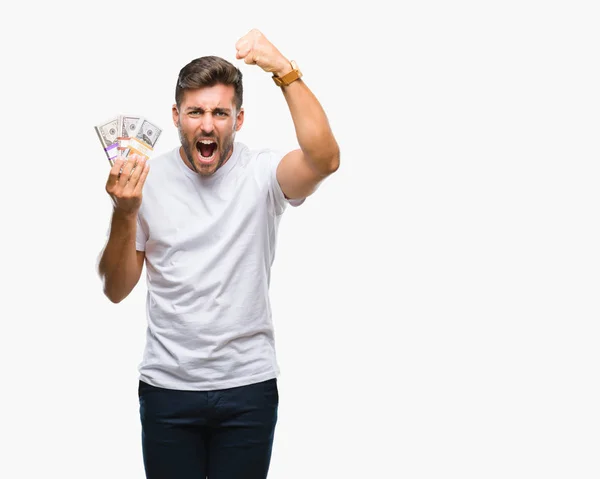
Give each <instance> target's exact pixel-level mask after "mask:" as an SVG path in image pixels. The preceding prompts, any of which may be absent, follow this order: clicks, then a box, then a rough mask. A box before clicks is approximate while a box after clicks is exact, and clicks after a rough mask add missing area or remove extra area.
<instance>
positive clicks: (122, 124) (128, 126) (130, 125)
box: [117, 115, 142, 153]
mask: <svg viewBox="0 0 600 479" xmlns="http://www.w3.org/2000/svg"><path fill="white" fill-rule="evenodd" d="M141 126H142V117H141V116H133V115H119V122H118V137H117V140H118V142H119V146H118V149H119V153H123V152H125V150H127V147H128V146H129V139H130V138H132V137H135V135H136V134H137V132H138V130H139V129H140V127H141Z"/></svg>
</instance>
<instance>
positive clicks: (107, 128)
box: [94, 116, 119, 165]
mask: <svg viewBox="0 0 600 479" xmlns="http://www.w3.org/2000/svg"><path fill="white" fill-rule="evenodd" d="M94 130H95V131H96V134H97V135H98V138H99V139H100V143H102V147H103V148H104V152H105V153H106V157H107V158H108V161H109V162H110V164H111V165H112V164H113V163H114V160H115V158H116V157H117V154H118V149H117V148H118V140H117V138H118V134H119V117H118V116H117V117H115V118H111V119H110V120H108V121H106V122H104V123H101V124H99V125H96V126H94Z"/></svg>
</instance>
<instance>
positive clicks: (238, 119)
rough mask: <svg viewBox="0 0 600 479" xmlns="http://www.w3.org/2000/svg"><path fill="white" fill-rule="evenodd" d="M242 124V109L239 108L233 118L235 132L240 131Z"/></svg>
mask: <svg viewBox="0 0 600 479" xmlns="http://www.w3.org/2000/svg"><path fill="white" fill-rule="evenodd" d="M243 123H244V109H243V108H240V111H239V112H238V114H237V116H236V118H235V131H240V128H241V127H242V124H243Z"/></svg>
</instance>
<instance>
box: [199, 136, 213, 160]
mask: <svg viewBox="0 0 600 479" xmlns="http://www.w3.org/2000/svg"><path fill="white" fill-rule="evenodd" d="M196 150H198V157H199V158H198V159H199V160H200V161H201V162H202V163H211V162H212V161H213V160H214V158H215V154H216V152H217V142H216V141H214V140H199V141H197V142H196Z"/></svg>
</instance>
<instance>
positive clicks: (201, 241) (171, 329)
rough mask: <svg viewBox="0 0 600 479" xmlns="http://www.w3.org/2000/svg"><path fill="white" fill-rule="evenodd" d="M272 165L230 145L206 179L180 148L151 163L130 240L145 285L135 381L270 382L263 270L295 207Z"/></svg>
mask: <svg viewBox="0 0 600 479" xmlns="http://www.w3.org/2000/svg"><path fill="white" fill-rule="evenodd" d="M281 158H282V155H281V154H280V153H276V152H275V151H273V150H268V149H265V150H255V151H251V150H250V149H249V148H248V147H247V146H245V145H243V144H241V143H239V142H236V143H234V149H233V153H232V155H231V157H230V158H229V160H228V161H227V162H226V163H225V164H224V165H223V166H222V167H221V168H219V169H218V170H217V171H216V172H215V173H214V174H213V175H212V176H210V177H201V176H200V175H198V174H197V173H195V172H194V171H192V170H191V169H190V168H188V166H187V165H186V164H185V163H184V162H183V160H182V159H181V156H180V154H179V148H175V149H174V150H172V151H171V152H168V153H166V154H164V155H161V156H158V157H156V158H153V159H151V160H150V162H151V163H150V173H149V175H148V178H147V179H146V183H145V184H144V191H143V199H142V206H141V208H140V211H139V214H138V225H137V226H138V227H137V234H136V249H137V250H139V251H145V255H146V280H147V286H148V292H147V298H146V317H147V321H148V328H147V333H146V347H145V351H144V357H143V360H142V362H141V364H140V365H139V373H140V379H141V380H142V381H144V382H147V383H149V384H152V385H154V386H159V387H164V388H170V389H182V390H214V389H223V388H230V387H236V386H243V385H246V384H252V383H255V382H259V381H264V380H267V379H271V378H274V377H277V376H278V375H279V367H278V364H277V359H276V354H275V343H274V334H273V324H272V322H271V307H270V302H269V283H270V268H271V264H272V263H273V260H274V256H275V245H276V236H277V229H278V226H279V221H280V219H281V215H282V214H283V212H284V211H285V208H286V206H287V204H288V203H290V204H292V205H293V206H298V205H299V204H301V203H302V202H303V201H304V200H299V201H298V200H294V201H290V200H287V199H286V198H285V196H284V194H283V192H282V191H281V188H280V186H279V183H278V182H277V179H276V175H275V172H276V168H277V165H278V164H279V161H280V160H281Z"/></svg>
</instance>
